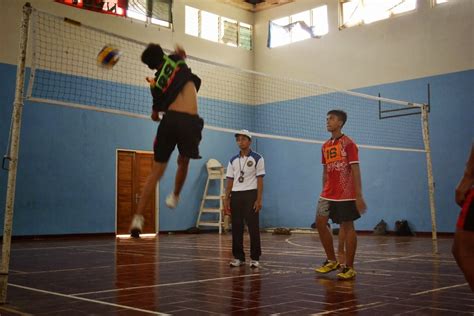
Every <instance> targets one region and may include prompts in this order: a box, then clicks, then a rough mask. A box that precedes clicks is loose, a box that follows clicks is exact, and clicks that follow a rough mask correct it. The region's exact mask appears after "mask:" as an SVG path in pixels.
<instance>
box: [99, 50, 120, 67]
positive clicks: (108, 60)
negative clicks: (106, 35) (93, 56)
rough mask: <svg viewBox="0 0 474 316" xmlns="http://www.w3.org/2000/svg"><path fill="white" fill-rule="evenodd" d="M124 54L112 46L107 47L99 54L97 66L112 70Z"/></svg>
mask: <svg viewBox="0 0 474 316" xmlns="http://www.w3.org/2000/svg"><path fill="white" fill-rule="evenodd" d="M121 54H122V52H121V51H120V50H119V49H118V48H116V47H114V46H111V45H105V46H104V47H103V48H102V50H101V51H100V52H99V54H97V65H99V66H100V67H103V68H106V69H111V68H112V67H113V66H115V64H116V63H117V62H118V61H119V59H120V55H121Z"/></svg>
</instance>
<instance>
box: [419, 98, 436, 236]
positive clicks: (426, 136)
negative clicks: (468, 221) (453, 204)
mask: <svg viewBox="0 0 474 316" xmlns="http://www.w3.org/2000/svg"><path fill="white" fill-rule="evenodd" d="M429 110H430V108H429V105H428V104H424V105H423V106H422V107H421V121H422V122H421V124H422V129H423V143H424V145H425V152H426V169H427V170H426V171H427V174H428V195H429V202H430V211H431V235H432V239H433V240H437V231H436V207H435V183H434V178H433V166H432V162H431V147H430V132H429V125H428V112H429Z"/></svg>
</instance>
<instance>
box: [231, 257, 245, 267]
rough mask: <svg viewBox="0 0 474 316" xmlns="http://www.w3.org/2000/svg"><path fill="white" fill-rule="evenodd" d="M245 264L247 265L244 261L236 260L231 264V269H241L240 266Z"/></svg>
mask: <svg viewBox="0 0 474 316" xmlns="http://www.w3.org/2000/svg"><path fill="white" fill-rule="evenodd" d="M244 264H245V261H242V260H240V259H234V260H232V261H231V262H230V263H229V265H230V266H231V267H240V266H243V265H244Z"/></svg>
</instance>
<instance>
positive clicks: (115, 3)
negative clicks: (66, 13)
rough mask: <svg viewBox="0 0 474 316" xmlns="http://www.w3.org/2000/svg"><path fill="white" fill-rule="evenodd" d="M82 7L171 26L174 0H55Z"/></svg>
mask: <svg viewBox="0 0 474 316" xmlns="http://www.w3.org/2000/svg"><path fill="white" fill-rule="evenodd" d="M55 1H56V2H59V3H63V4H67V5H70V6H74V7H77V8H81V9H86V10H92V11H96V12H101V13H107V14H113V15H119V16H126V17H128V18H131V19H135V20H139V21H143V22H145V23H152V24H157V25H161V26H164V27H170V26H171V1H172V0H55Z"/></svg>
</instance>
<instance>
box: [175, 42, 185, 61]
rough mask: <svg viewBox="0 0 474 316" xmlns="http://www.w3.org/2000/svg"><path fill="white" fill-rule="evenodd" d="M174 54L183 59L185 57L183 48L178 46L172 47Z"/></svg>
mask: <svg viewBox="0 0 474 316" xmlns="http://www.w3.org/2000/svg"><path fill="white" fill-rule="evenodd" d="M174 52H175V53H176V55H178V56H179V57H181V58H183V59H184V58H186V57H187V56H186V52H185V51H184V48H183V47H182V46H180V45H176V46H175V47H174Z"/></svg>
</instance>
